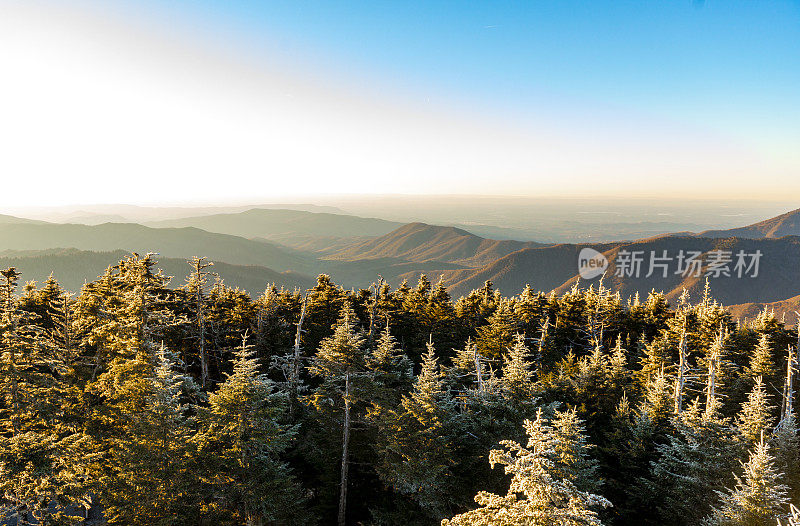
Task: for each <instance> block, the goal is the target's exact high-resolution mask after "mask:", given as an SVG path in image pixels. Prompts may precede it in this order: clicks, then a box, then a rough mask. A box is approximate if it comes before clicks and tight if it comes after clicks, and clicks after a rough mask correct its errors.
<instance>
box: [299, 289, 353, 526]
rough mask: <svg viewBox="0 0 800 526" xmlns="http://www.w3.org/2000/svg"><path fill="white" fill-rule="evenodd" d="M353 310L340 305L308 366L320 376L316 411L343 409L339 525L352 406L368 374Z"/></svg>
mask: <svg viewBox="0 0 800 526" xmlns="http://www.w3.org/2000/svg"><path fill="white" fill-rule="evenodd" d="M355 317H356V315H355V312H353V309H352V307H351V306H350V305H349V304H345V306H344V307H343V308H342V314H341V317H340V319H339V322H338V323H337V324H336V326H335V328H334V332H333V335H332V336H329V337H327V338H325V339H324V340H322V342H321V343H320V346H319V349H318V350H317V354H316V356H315V357H314V361H313V362H312V365H311V367H310V368H309V370H310V371H311V373H312V374H313V375H315V376H317V377H319V378H321V379H322V382H323V383H322V385H321V386H320V387H319V388H318V389H317V390H316V391H315V392H314V393H313V395H312V403H313V404H314V406H315V407H316V408H317V410H318V411H325V410H327V409H328V408H329V400H331V399H335V400H336V404H335V407H336V408H337V409H338V408H339V407H341V412H342V450H341V454H342V460H341V465H340V473H341V476H340V481H339V490H340V493H339V512H338V523H339V526H344V524H345V521H346V514H347V489H348V485H349V478H348V473H349V467H350V432H351V428H352V424H353V415H352V414H351V409H352V407H353V405H354V403H355V402H358V401H360V400H363V397H364V395H365V394H366V390H365V389H362V388H360V384H361V383H363V380H364V379H366V378H367V376H368V375H367V372H366V358H367V356H366V353H365V349H364V337H363V336H362V335H361V333H360V332H359V331H358V330H357V329H356V320H355Z"/></svg>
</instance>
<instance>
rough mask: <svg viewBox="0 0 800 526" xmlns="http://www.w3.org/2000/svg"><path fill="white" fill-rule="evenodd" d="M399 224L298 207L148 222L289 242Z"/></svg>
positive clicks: (368, 232) (375, 232)
mask: <svg viewBox="0 0 800 526" xmlns="http://www.w3.org/2000/svg"><path fill="white" fill-rule="evenodd" d="M399 225H400V223H395V222H393V221H386V220H383V219H375V218H368V217H356V216H350V215H343V214H328V213H314V212H306V211H301V210H276V209H260V208H256V209H252V210H247V211H245V212H240V213H235V214H214V215H205V216H196V217H187V218H182V219H170V220H167V221H158V222H153V223H147V226H151V227H156V228H165V227H166V228H180V227H195V228H202V229H203V230H206V231H208V232H217V233H220V234H230V235H234V236H241V237H246V238H264V239H269V240H274V241H280V242H283V243H286V244H291V243H293V242H294V241H295V240H307V239H308V237H309V236H312V237H322V238H325V237H332V238H348V237H354V236H381V235H383V234H386V233H387V232H391V231H392V230H393V229H395V228H397V227H398V226H399Z"/></svg>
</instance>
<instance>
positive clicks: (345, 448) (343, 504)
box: [338, 373, 350, 526]
mask: <svg viewBox="0 0 800 526" xmlns="http://www.w3.org/2000/svg"><path fill="white" fill-rule="evenodd" d="M344 393H345V394H344V431H343V434H342V478H341V482H340V484H341V491H340V493H339V520H338V525H339V526H345V516H346V513H347V468H348V461H349V459H348V455H349V453H350V452H349V447H350V373H347V375H346V376H345V391H344Z"/></svg>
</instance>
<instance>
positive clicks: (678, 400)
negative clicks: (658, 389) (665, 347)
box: [675, 318, 686, 415]
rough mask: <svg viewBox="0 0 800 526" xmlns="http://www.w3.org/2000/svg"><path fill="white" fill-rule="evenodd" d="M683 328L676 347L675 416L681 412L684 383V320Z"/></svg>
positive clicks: (684, 321)
mask: <svg viewBox="0 0 800 526" xmlns="http://www.w3.org/2000/svg"><path fill="white" fill-rule="evenodd" d="M683 323H684V328H683V332H681V342H680V344H679V345H678V354H679V363H678V379H677V380H676V381H675V414H676V415H679V414H681V413H682V412H683V387H684V384H685V383H686V318H684V320H683Z"/></svg>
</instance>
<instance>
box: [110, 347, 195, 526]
mask: <svg viewBox="0 0 800 526" xmlns="http://www.w3.org/2000/svg"><path fill="white" fill-rule="evenodd" d="M148 383H149V388H148V389H147V393H146V394H145V403H144V405H143V407H141V408H140V409H138V410H136V411H132V412H129V413H127V414H126V418H127V419H128V421H127V422H126V423H124V427H125V433H124V435H122V436H120V437H119V438H117V439H116V440H114V443H113V446H112V448H111V450H110V458H109V464H110V465H109V467H110V474H108V475H105V476H103V477H102V478H101V479H100V483H101V484H102V490H101V495H102V497H103V502H104V504H105V509H104V513H105V515H106V517H107V520H108V523H109V524H158V525H172V524H190V523H191V522H192V520H197V515H196V509H197V503H196V501H194V499H193V496H192V494H191V488H192V479H191V477H190V476H189V474H188V471H187V468H188V466H189V460H190V458H191V456H192V451H191V438H192V436H193V419H192V417H191V416H190V414H191V413H192V412H193V411H194V409H193V408H192V407H190V406H189V405H187V404H186V403H184V401H183V398H184V396H185V395H186V394H188V393H190V392H192V391H194V390H195V389H196V388H195V386H194V382H193V380H192V379H191V378H189V377H188V376H185V375H183V374H180V373H179V372H178V371H177V370H176V367H175V363H174V361H173V357H172V356H171V353H169V352H168V351H167V350H166V349H165V348H164V347H163V346H162V347H161V348H159V349H158V351H157V352H156V356H155V357H154V365H153V368H152V372H151V374H150V375H149V378H148ZM178 517H180V518H178ZM192 517H194V519H192Z"/></svg>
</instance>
